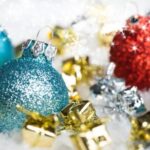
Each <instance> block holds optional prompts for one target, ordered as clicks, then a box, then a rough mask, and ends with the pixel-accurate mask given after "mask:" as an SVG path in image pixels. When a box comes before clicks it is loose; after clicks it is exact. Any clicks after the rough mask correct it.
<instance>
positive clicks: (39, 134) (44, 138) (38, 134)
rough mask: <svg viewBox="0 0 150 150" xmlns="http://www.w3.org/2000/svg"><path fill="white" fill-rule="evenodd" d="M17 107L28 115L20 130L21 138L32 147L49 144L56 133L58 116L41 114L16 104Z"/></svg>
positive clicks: (47, 145)
mask: <svg viewBox="0 0 150 150" xmlns="http://www.w3.org/2000/svg"><path fill="white" fill-rule="evenodd" d="M17 109H18V110H19V111H21V112H23V113H25V114H26V115H27V116H28V118H27V121H26V122H25V124H24V128H23V130H22V136H23V139H24V140H25V141H26V142H27V143H28V144H30V145H31V146H33V147H34V146H38V147H49V146H51V144H52V143H53V141H54V140H55V138H56V137H57V135H58V131H57V128H58V126H59V124H60V122H59V118H58V116H57V115H50V116H42V115H40V114H39V113H37V112H29V111H28V110H25V109H24V108H22V107H21V106H17Z"/></svg>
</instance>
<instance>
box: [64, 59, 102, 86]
mask: <svg viewBox="0 0 150 150" xmlns="http://www.w3.org/2000/svg"><path fill="white" fill-rule="evenodd" d="M62 71H63V73H65V74H67V75H69V76H71V77H72V78H73V77H74V80H75V81H76V83H75V84H78V83H82V82H85V83H89V81H90V80H91V79H92V78H93V77H94V76H96V75H97V76H101V75H102V74H103V69H102V67H100V66H96V65H91V64H90V62H89V57H88V56H83V57H79V56H76V57H72V58H69V59H67V60H65V61H63V65H62Z"/></svg>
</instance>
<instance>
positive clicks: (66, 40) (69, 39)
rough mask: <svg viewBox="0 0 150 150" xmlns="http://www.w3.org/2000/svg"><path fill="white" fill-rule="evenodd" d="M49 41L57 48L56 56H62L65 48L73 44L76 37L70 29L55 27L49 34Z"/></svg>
mask: <svg viewBox="0 0 150 150" xmlns="http://www.w3.org/2000/svg"><path fill="white" fill-rule="evenodd" d="M48 36H49V39H50V40H51V42H52V44H53V45H54V46H56V47H57V50H58V54H63V53H64V51H65V49H66V47H67V46H69V45H71V44H73V43H75V41H76V40H77V36H76V34H75V32H74V31H73V29H72V27H68V28H63V27H60V26H55V27H54V28H53V30H52V33H49V35H48Z"/></svg>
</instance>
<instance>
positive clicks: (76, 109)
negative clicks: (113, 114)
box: [61, 100, 97, 130]
mask: <svg viewBox="0 0 150 150" xmlns="http://www.w3.org/2000/svg"><path fill="white" fill-rule="evenodd" d="M61 115H62V118H64V122H65V126H66V128H70V129H75V130H79V129H80V128H81V127H83V128H84V123H85V122H90V121H93V120H94V119H95V118H97V116H96V112H95V109H94V108H93V106H92V104H91V103H90V102H89V101H86V100H84V101H81V102H80V103H73V102H72V103H70V104H69V105H68V106H67V107H65V108H64V109H63V110H62V111H61ZM82 124H83V125H82Z"/></svg>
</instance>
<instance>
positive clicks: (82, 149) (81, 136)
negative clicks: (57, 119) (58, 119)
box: [71, 122, 111, 150]
mask: <svg viewBox="0 0 150 150" xmlns="http://www.w3.org/2000/svg"><path fill="white" fill-rule="evenodd" d="M87 126H88V125H87ZM71 140H72V142H73V144H74V145H75V147H76V149H77V150H101V148H102V147H103V146H105V145H107V144H109V143H110V142H111V140H110V137H109V135H108V133H107V130H106V127H105V125H104V124H101V123H99V124H95V123H94V122H93V123H92V124H91V125H90V128H89V126H88V130H85V131H82V132H79V133H75V134H73V135H71Z"/></svg>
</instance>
